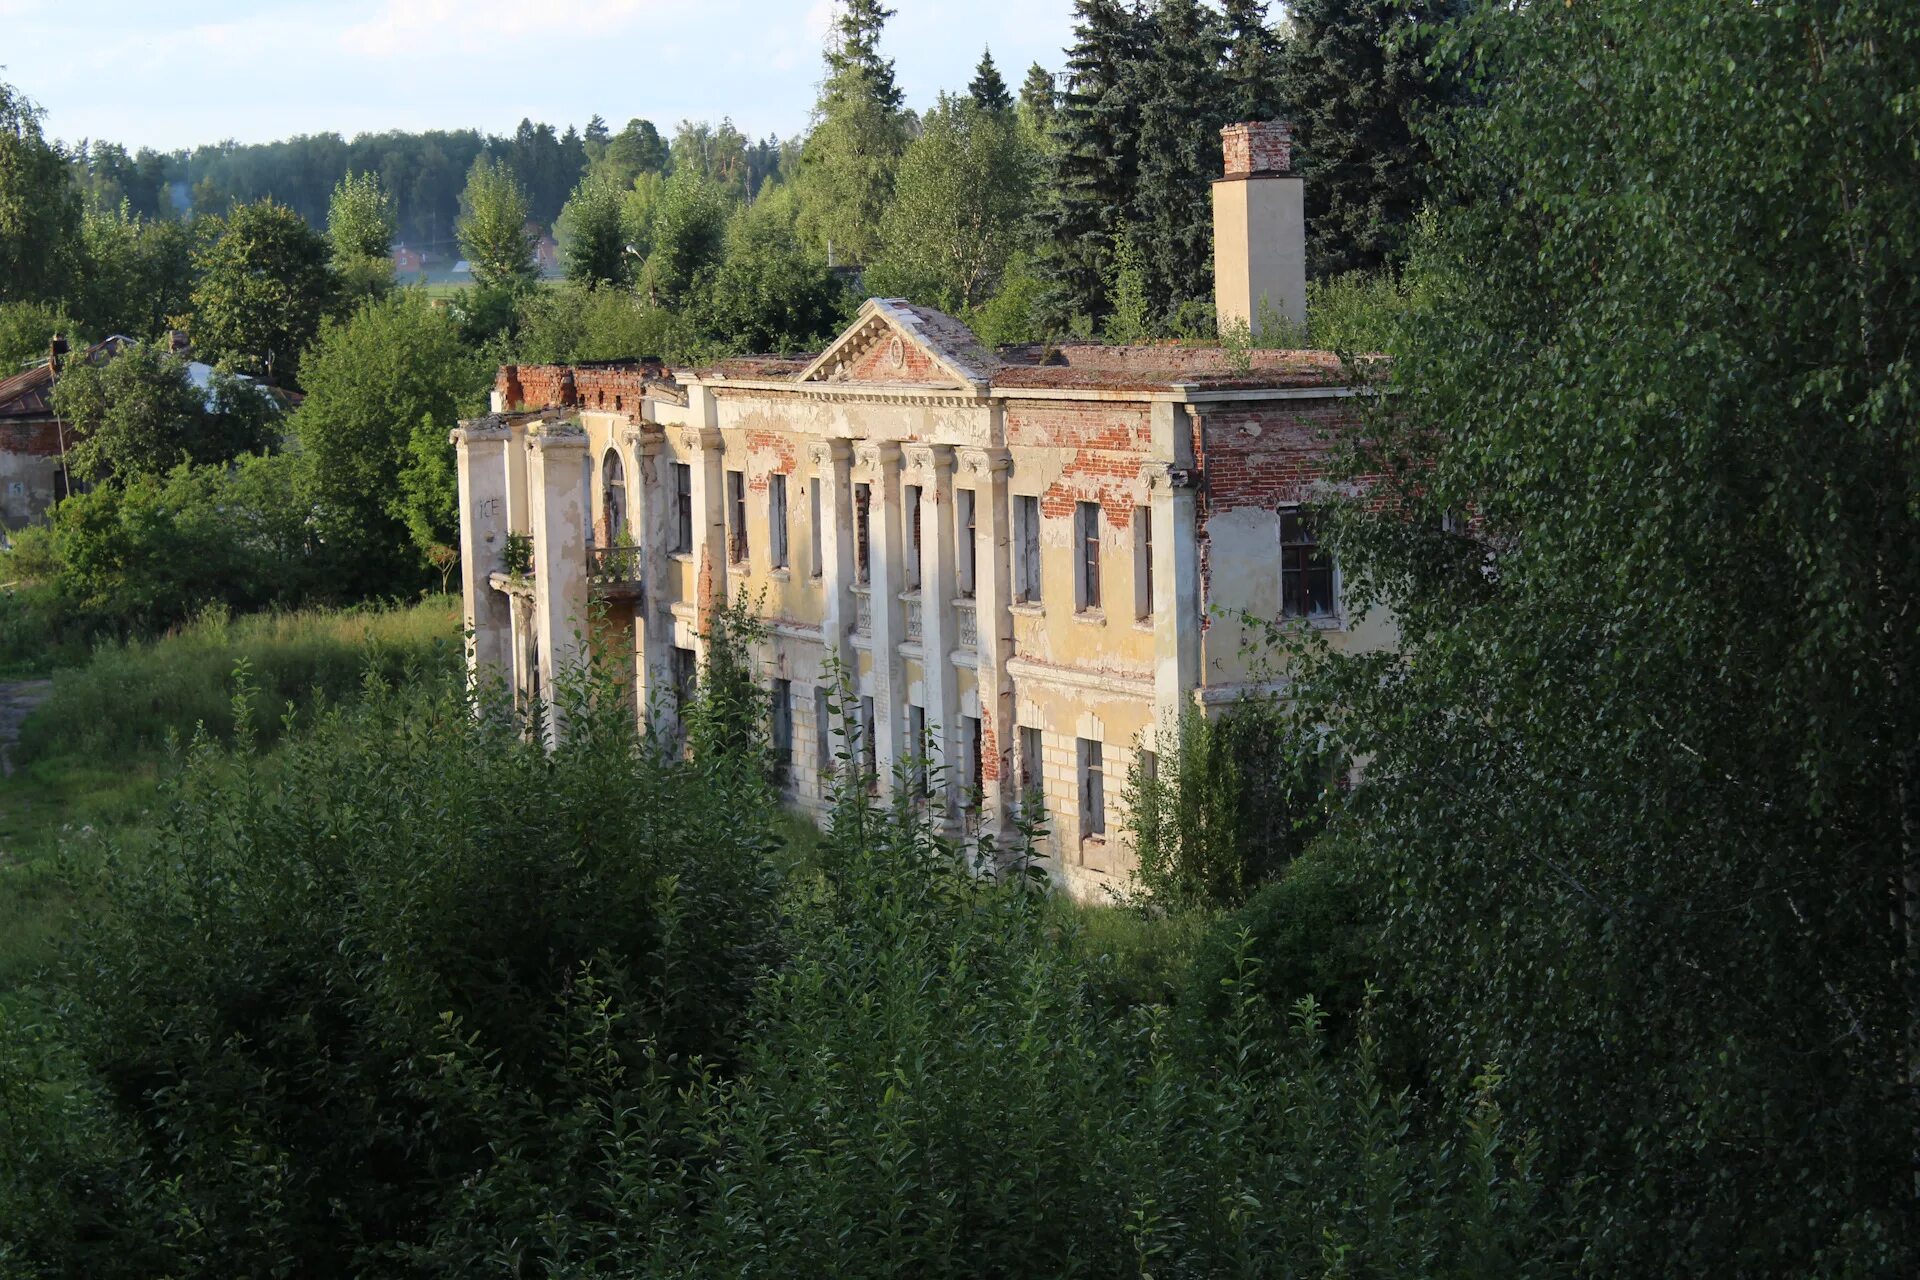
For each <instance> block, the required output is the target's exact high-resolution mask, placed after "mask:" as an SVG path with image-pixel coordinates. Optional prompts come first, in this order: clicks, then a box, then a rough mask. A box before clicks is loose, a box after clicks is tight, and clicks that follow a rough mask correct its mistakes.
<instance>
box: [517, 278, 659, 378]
mask: <svg viewBox="0 0 1920 1280" xmlns="http://www.w3.org/2000/svg"><path fill="white" fill-rule="evenodd" d="M696 346H697V340H696V338H695V335H694V333H693V330H692V326H691V325H690V324H689V323H688V322H687V321H686V320H685V319H684V318H683V317H682V316H681V315H680V314H679V313H677V312H674V311H669V310H667V309H666V308H664V307H658V306H655V305H653V304H652V303H649V302H648V301H647V300H646V299H645V298H643V297H641V296H640V295H638V294H635V293H632V292H630V291H628V290H625V289H619V288H609V287H607V286H604V285H603V286H600V287H598V288H584V289H583V288H580V287H578V286H575V285H556V286H554V287H552V288H546V289H536V290H532V291H530V292H529V293H527V294H526V295H525V296H524V297H523V298H522V299H521V301H520V307H519V328H518V330H517V332H516V334H515V338H514V351H515V355H516V357H517V358H518V359H520V360H525V361H528V362H530V363H534V364H548V363H559V364H565V363H571V362H573V361H576V360H634V359H638V358H639V357H641V356H658V357H660V358H661V359H663V360H684V359H687V358H688V357H689V356H690V355H691V354H692V353H693V351H694V350H695V349H696Z"/></svg>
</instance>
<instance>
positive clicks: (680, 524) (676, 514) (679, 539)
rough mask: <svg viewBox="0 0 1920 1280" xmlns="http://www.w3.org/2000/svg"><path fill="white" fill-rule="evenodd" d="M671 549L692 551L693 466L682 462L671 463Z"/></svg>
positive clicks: (685, 552) (684, 552)
mask: <svg viewBox="0 0 1920 1280" xmlns="http://www.w3.org/2000/svg"><path fill="white" fill-rule="evenodd" d="M673 518H674V526H673V549H674V550H675V551H678V552H681V553H683V554H687V555H691V554H692V552H693V468H692V467H690V466H688V465H687V464H686V463H684V462H676V463H674V464H673Z"/></svg>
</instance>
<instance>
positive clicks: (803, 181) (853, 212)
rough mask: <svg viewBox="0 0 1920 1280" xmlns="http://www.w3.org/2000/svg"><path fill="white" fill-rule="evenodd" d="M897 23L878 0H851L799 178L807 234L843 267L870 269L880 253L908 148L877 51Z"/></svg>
mask: <svg viewBox="0 0 1920 1280" xmlns="http://www.w3.org/2000/svg"><path fill="white" fill-rule="evenodd" d="M892 16H893V10H891V9H888V8H886V7H884V6H883V5H882V4H881V3H880V0H845V6H844V8H842V9H841V11H840V15H839V18H838V19H837V20H836V22H835V29H834V41H833V44H832V45H831V46H830V47H829V48H828V49H827V52H826V62H827V79H826V82H825V83H824V84H823V85H821V88H820V100H819V102H818V103H817V104H816V105H815V107H814V116H815V124H814V128H813V132H812V133H811V134H809V135H808V137H807V141H806V144H805V147H804V149H803V150H802V151H801V155H800V171H799V173H798V175H797V176H796V179H795V181H796V184H797V186H798V188H799V194H800V197H801V219H800V230H801V233H802V235H803V236H804V237H805V238H806V239H807V240H808V241H809V242H810V243H811V244H812V246H813V247H814V248H815V249H816V251H822V252H828V253H830V254H831V255H832V256H833V257H834V258H836V259H838V260H840V261H843V262H865V261H867V260H869V259H870V258H871V257H873V256H874V254H875V253H876V251H877V249H878V247H879V227H880V219H881V217H882V216H883V215H884V214H885V213H886V209H887V205H888V203H889V202H890V201H891V200H892V198H893V179H894V171H895V169H896V168H898V166H899V163H900V155H901V152H903V151H904V150H905V149H906V144H907V128H906V119H905V116H904V115H903V113H902V111H901V103H902V101H903V97H902V94H901V92H900V87H899V85H898V84H896V83H895V82H894V78H893V62H892V60H891V59H888V58H883V57H881V56H880V52H879V43H880V33H881V30H882V29H883V28H884V27H885V26H886V21H887V19H888V18H890V17H892Z"/></svg>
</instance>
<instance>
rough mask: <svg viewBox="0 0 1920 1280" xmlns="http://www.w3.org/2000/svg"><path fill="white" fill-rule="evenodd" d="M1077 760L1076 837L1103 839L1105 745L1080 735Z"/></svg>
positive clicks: (1105, 833)
mask: <svg viewBox="0 0 1920 1280" xmlns="http://www.w3.org/2000/svg"><path fill="white" fill-rule="evenodd" d="M1078 741H1079V747H1080V753H1079V754H1080V759H1079V762H1078V763H1079V766H1080V768H1079V773H1080V838H1081V839H1082V840H1104V839H1106V836H1107V767H1106V745H1105V744H1104V743H1102V742H1101V741H1100V740H1099V739H1098V738H1081V739H1079V740H1078Z"/></svg>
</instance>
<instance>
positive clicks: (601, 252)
mask: <svg viewBox="0 0 1920 1280" xmlns="http://www.w3.org/2000/svg"><path fill="white" fill-rule="evenodd" d="M625 194H626V189H625V188H624V187H623V185H622V184H620V183H619V182H617V181H616V180H615V178H614V176H613V175H612V174H611V173H608V172H606V171H604V170H602V171H599V172H595V173H589V174H588V175H587V176H586V177H584V178H582V179H580V185H579V186H577V187H575V188H574V189H573V197H572V198H571V199H570V200H568V201H567V207H566V208H564V209H562V210H561V211H560V225H559V232H560V254H561V258H562V260H563V261H564V263H565V264H566V273H567V279H569V280H571V281H573V282H574V283H575V284H593V283H595V282H597V281H603V282H606V283H609V284H625V283H627V282H628V281H629V280H631V279H632V277H633V270H632V266H631V260H630V259H629V257H628V254H627V243H628V242H627V234H626V227H625V226H624V224H623V219H622V217H621V211H622V206H623V203H624V197H625Z"/></svg>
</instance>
